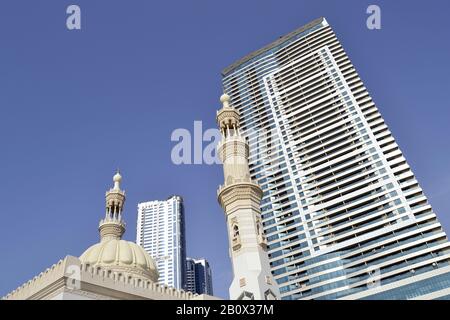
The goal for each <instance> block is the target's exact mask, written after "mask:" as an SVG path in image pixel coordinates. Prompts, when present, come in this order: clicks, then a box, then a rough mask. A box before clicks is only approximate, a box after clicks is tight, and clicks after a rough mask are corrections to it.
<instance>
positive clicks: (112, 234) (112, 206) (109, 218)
mask: <svg viewBox="0 0 450 320" xmlns="http://www.w3.org/2000/svg"><path fill="white" fill-rule="evenodd" d="M113 181H114V187H113V188H111V189H109V191H107V192H106V213H105V218H104V219H102V220H101V221H100V224H99V227H98V231H99V232H100V238H101V241H105V240H110V239H121V238H122V235H123V234H124V232H125V222H124V221H123V219H122V213H123V206H124V204H125V191H122V190H120V182H121V181H122V176H121V175H120V173H119V170H117V173H116V174H115V175H114V177H113Z"/></svg>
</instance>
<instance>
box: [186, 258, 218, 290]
mask: <svg viewBox="0 0 450 320" xmlns="http://www.w3.org/2000/svg"><path fill="white" fill-rule="evenodd" d="M185 289H186V291H190V292H193V293H197V294H209V295H213V286H212V272H211V267H210V266H209V263H208V260H206V259H192V258H186V288H185Z"/></svg>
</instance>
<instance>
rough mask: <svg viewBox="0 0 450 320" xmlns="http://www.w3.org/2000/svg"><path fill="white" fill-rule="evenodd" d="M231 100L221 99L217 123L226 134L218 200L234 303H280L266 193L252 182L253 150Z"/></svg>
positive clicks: (223, 97)
mask: <svg viewBox="0 0 450 320" xmlns="http://www.w3.org/2000/svg"><path fill="white" fill-rule="evenodd" d="M229 99H230V98H229V96H228V95H226V94H224V95H222V97H221V98H220V100H221V102H222V103H223V107H222V109H220V110H219V111H218V112H217V123H218V124H219V127H220V131H221V132H222V140H221V142H219V144H218V147H217V148H218V154H219V157H220V160H221V161H222V164H223V173H224V180H225V181H224V184H223V185H222V186H220V187H219V190H218V200H219V203H220V205H221V206H222V208H223V210H224V212H225V217H226V221H227V228H228V237H229V246H230V258H231V261H232V264H233V274H234V278H233V281H232V283H231V286H230V298H231V299H233V300H234V299H258V300H269V299H279V297H280V293H279V289H278V285H277V283H276V282H275V280H274V279H273V276H272V274H271V272H270V264H269V258H268V255H267V242H266V239H265V237H264V233H263V230H262V223H261V211H260V202H261V198H262V190H261V188H260V187H259V185H258V184H256V183H255V182H254V181H252V180H251V178H250V169H249V164H248V156H249V147H248V144H247V141H246V140H245V138H244V137H243V136H242V135H241V132H240V123H239V112H238V111H237V110H236V109H234V108H233V107H231V106H230V104H229Z"/></svg>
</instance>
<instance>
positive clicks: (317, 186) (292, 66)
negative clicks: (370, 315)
mask: <svg viewBox="0 0 450 320" xmlns="http://www.w3.org/2000/svg"><path fill="white" fill-rule="evenodd" d="M222 75H223V89H224V92H226V93H227V94H228V95H229V96H230V97H231V104H232V105H233V106H234V107H235V108H236V109H238V111H239V112H240V119H241V130H242V131H243V132H244V135H245V136H246V137H247V138H248V141H249V146H250V157H249V163H250V169H251V177H252V178H253V179H255V180H256V181H257V182H258V183H259V185H260V186H261V188H262V189H263V192H264V195H263V199H262V202H261V212H262V218H263V225H264V231H265V233H266V236H267V240H268V244H269V251H268V252H269V258H270V264H271V271H272V273H273V275H274V276H275V279H276V281H277V282H278V284H279V287H280V292H281V296H282V299H284V300H293V299H340V298H343V299H414V298H416V299H446V298H449V296H450V290H449V288H450V264H449V261H450V260H449V259H450V244H449V242H448V240H447V237H446V234H445V232H444V231H443V229H442V226H441V225H440V223H439V222H438V220H437V218H436V215H435V213H434V212H433V210H432V208H431V206H430V204H429V203H428V201H427V198H426V196H425V195H424V193H423V191H422V189H421V187H420V186H419V183H418V181H417V180H416V178H415V177H414V174H413V173H412V171H411V169H410V167H409V165H408V163H407V162H406V159H405V158H404V156H403V154H402V152H401V150H400V148H399V146H398V145H397V143H396V142H395V140H394V138H393V136H392V134H391V132H390V131H389V128H388V127H387V126H386V124H385V123H384V121H383V118H382V117H381V115H380V113H379V111H378V109H377V107H376V105H375V104H374V102H373V101H372V99H371V97H370V95H369V93H368V91H367V90H366V88H365V87H364V84H363V83H362V81H361V79H360V78H359V76H358V74H357V72H356V70H355V68H354V67H353V65H352V63H351V62H350V60H349V58H348V56H347V55H346V53H345V52H344V49H343V48H342V46H341V44H340V43H339V41H338V39H337V37H336V35H335V34H334V32H333V30H332V29H331V28H330V26H329V25H328V23H327V21H326V20H325V19H324V18H320V19H317V20H315V21H313V22H311V23H309V24H307V25H306V26H304V27H301V28H299V29H297V30H295V31H293V32H291V33H289V34H287V35H285V36H283V37H281V38H279V39H277V40H276V41H275V42H273V43H271V44H269V45H267V46H266V47H264V48H262V49H260V50H257V51H255V52H254V53H251V54H250V55H248V56H246V57H244V58H242V59H240V60H239V61H237V62H236V63H234V64H232V65H231V66H229V67H227V68H226V69H224V70H223V72H222Z"/></svg>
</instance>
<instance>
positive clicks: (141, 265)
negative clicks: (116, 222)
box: [80, 239, 159, 282]
mask: <svg viewBox="0 0 450 320" xmlns="http://www.w3.org/2000/svg"><path fill="white" fill-rule="evenodd" d="M80 260H81V262H82V263H84V264H89V265H91V266H100V267H103V268H105V269H108V270H112V271H117V272H121V273H124V274H133V275H138V276H141V277H144V278H146V279H149V280H151V281H153V282H157V281H158V277H159V274H158V271H157V269H156V267H155V263H154V261H153V259H152V258H151V257H150V255H149V254H148V253H147V252H146V251H145V250H144V249H143V248H142V247H141V246H139V245H137V244H136V243H133V242H130V241H126V240H119V239H108V240H103V241H101V242H100V243H97V244H94V245H93V246H91V247H90V248H88V249H87V250H86V251H85V252H84V253H83V254H82V255H81V257H80Z"/></svg>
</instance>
